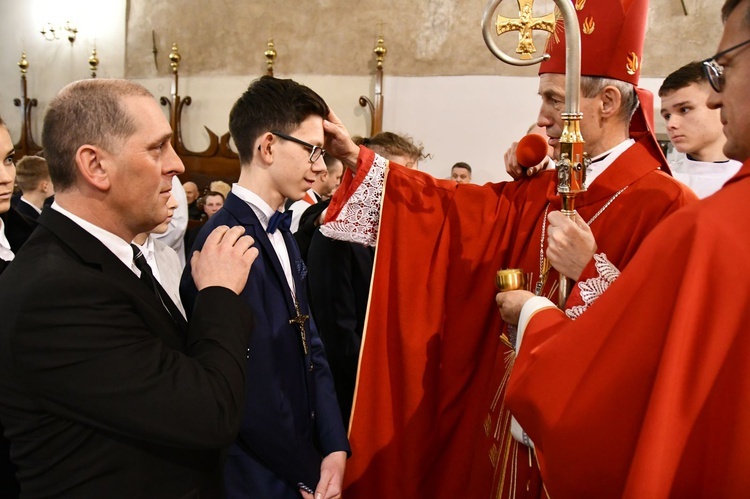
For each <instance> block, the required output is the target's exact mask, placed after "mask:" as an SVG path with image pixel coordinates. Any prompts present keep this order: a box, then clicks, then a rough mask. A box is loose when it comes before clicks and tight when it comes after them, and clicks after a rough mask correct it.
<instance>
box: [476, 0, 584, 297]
mask: <svg viewBox="0 0 750 499" xmlns="http://www.w3.org/2000/svg"><path fill="white" fill-rule="evenodd" d="M501 2H502V0H490V2H489V3H488V4H487V7H486V8H485V10H484V15H483V16H482V36H483V37H484V41H485V43H486V44H487V47H488V48H489V49H490V52H492V54H493V55H494V56H495V57H497V58H498V59H500V60H501V61H503V62H505V63H507V64H511V65H514V66H530V65H533V64H538V63H541V62H542V61H545V60H547V59H549V57H550V56H549V54H547V53H545V54H542V55H541V56H539V57H532V54H533V53H534V52H536V48H535V47H534V46H533V42H531V43H530V42H529V40H530V39H531V32H532V31H533V30H544V31H549V32H550V33H551V36H555V33H554V29H555V23H556V22H557V17H556V16H557V14H555V13H552V14H548V15H546V16H543V17H540V18H535V17H533V16H532V10H533V6H534V4H533V0H517V2H518V7H519V17H518V18H517V19H509V18H505V17H502V16H498V18H497V21H496V22H495V23H493V16H494V13H495V11H496V10H497V8H498V6H499V5H500V3H501ZM554 2H555V5H557V9H558V11H559V15H560V16H561V17H562V21H563V24H564V26H565V110H564V112H563V113H562V119H563V132H562V135H561V136H560V158H559V160H558V161H557V163H556V165H555V167H556V169H557V192H558V193H559V194H560V196H561V198H562V210H561V211H562V213H563V214H564V215H566V216H567V217H568V218H570V219H574V217H575V196H576V195H577V194H579V193H581V192H583V191H585V190H586V185H585V184H586V166H587V165H588V163H589V159H588V157H587V156H586V155H585V154H584V152H583V144H584V140H583V136H582V135H581V118H582V115H581V112H580V104H579V102H580V97H581V35H580V32H579V26H578V18H577V16H576V13H575V10H574V9H575V7H574V6H573V4H572V3H571V2H570V0H554ZM550 22H551V23H552V24H551V26H549V23H550ZM493 27H495V28H496V31H497V34H498V35H502V34H504V33H508V32H510V31H518V32H519V44H518V47H517V49H516V52H517V53H519V54H520V59H519V58H515V57H511V56H509V55H507V54H506V53H505V52H503V51H502V50H501V49H500V48H499V47H498V46H497V44H496V42H495V37H494V35H493V32H492V28H493ZM550 27H551V29H548V28H550ZM532 49H533V51H532ZM571 287H572V281H571V280H570V279H568V278H566V277H565V276H563V275H560V282H559V290H558V300H557V306H558V307H560V308H561V309H564V308H565V302H566V301H567V299H568V295H569V294H570V290H571ZM540 292H541V290H540Z"/></svg>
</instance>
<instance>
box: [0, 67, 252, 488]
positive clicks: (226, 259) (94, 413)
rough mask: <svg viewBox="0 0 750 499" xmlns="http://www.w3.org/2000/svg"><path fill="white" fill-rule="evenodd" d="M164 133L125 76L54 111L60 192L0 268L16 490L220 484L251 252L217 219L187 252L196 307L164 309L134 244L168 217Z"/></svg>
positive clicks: (54, 168) (234, 417) (240, 389)
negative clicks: (182, 314)
mask: <svg viewBox="0 0 750 499" xmlns="http://www.w3.org/2000/svg"><path fill="white" fill-rule="evenodd" d="M171 135H172V131H171V129H170V127H169V123H168V122H167V121H166V119H165V118H164V115H163V113H162V111H161V109H160V108H159V105H158V104H157V103H156V101H155V100H154V98H153V96H152V95H151V94H150V93H149V92H148V91H147V90H146V89H145V88H143V87H142V86H140V85H138V84H135V83H133V82H129V81H126V80H104V79H97V80H83V81H79V82H75V83H72V84H70V85H68V86H67V87H65V88H64V89H63V90H61V91H60V93H59V94H58V95H57V96H56V97H55V98H54V99H53V101H52V102H51V103H50V105H49V107H48V109H47V114H46V116H45V118H44V126H43V132H42V141H43V144H44V149H45V154H46V157H47V161H48V163H49V167H50V174H51V176H52V180H53V182H54V183H55V187H56V189H57V195H56V201H55V203H53V204H52V206H51V207H50V208H48V209H46V210H45V211H44V213H42V215H41V216H40V217H39V221H38V222H39V225H38V227H37V228H36V230H35V231H34V233H33V234H32V236H31V237H30V238H29V239H28V240H27V241H26V243H25V244H24V246H23V250H22V251H20V252H19V253H18V254H17V255H16V258H15V260H14V261H13V263H12V265H10V266H8V268H7V269H6V270H5V272H4V273H3V274H2V276H0V317H2V321H0V418H1V419H2V423H3V426H4V427H5V434H6V435H7V436H8V437H9V439H10V441H11V459H12V460H13V461H14V462H15V463H16V464H17V465H18V474H17V476H18V479H19V482H20V485H21V492H22V495H23V496H27V497H108V498H120V497H122V498H138V497H142V498H151V497H218V495H219V494H220V490H221V457H222V455H223V450H224V447H225V446H226V445H228V444H229V443H230V442H231V441H232V440H233V439H234V436H235V435H236V432H237V428H238V426H239V421H240V411H241V409H242V403H243V396H244V380H245V363H244V361H245V348H246V344H247V341H248V337H249V323H250V322H251V318H252V316H251V313H250V311H249V310H248V309H247V308H246V307H245V306H244V305H243V304H242V302H241V300H240V299H239V297H238V296H237V295H238V293H239V291H241V290H242V288H243V287H244V285H245V282H246V279H247V275H248V272H249V269H250V266H251V264H252V261H253V260H254V258H255V256H256V255H257V250H254V249H251V248H250V246H251V245H252V242H253V241H252V239H251V238H249V237H246V236H242V232H241V231H239V230H231V229H227V228H226V227H222V228H219V229H217V231H216V232H214V233H212V234H211V235H210V236H209V237H208V240H207V241H206V244H205V245H204V247H203V251H202V252H201V254H199V255H195V256H194V257H193V275H194V277H195V282H196V283H197V285H198V288H199V289H201V291H200V292H199V294H198V299H197V300H196V305H195V311H194V314H193V320H192V321H191V323H190V325H189V326H187V325H186V324H185V322H184V320H183V321H180V320H179V318H178V317H175V315H173V314H172V313H170V311H169V310H168V307H169V305H170V303H171V300H170V299H169V297H168V296H166V295H165V294H164V293H163V292H162V291H163V290H162V289H160V288H159V286H158V284H155V283H154V281H153V279H152V278H151V277H150V276H151V275H150V273H148V272H142V271H141V270H140V268H142V267H138V266H137V265H138V262H135V261H134V253H133V250H132V247H131V245H130V242H131V241H132V240H133V238H134V237H135V236H136V234H138V233H140V232H144V231H148V230H150V229H152V228H153V227H155V226H156V225H157V224H159V223H161V222H162V221H163V220H164V219H166V218H167V199H168V198H169V196H170V189H171V185H172V177H173V176H174V175H176V174H179V173H181V172H182V171H183V170H184V167H183V166H182V162H181V161H180V159H179V158H178V157H177V155H176V153H175V151H174V149H172V146H171V145H170V137H171ZM139 277H140V278H139ZM169 308H171V307H169ZM219 308H220V309H221V310H222V312H223V313H221V314H217V313H216V310H217V309H219Z"/></svg>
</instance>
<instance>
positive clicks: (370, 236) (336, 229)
mask: <svg viewBox="0 0 750 499" xmlns="http://www.w3.org/2000/svg"><path fill="white" fill-rule="evenodd" d="M387 169H388V160H387V159H385V158H384V157H382V156H378V155H377V154H376V155H375V160H374V161H373V163H372V166H371V167H370V170H369V171H368V172H367V175H366V176H365V179H364V180H363V181H362V184H361V185H360V186H359V187H357V189H356V190H355V191H354V193H353V194H352V196H351V197H350V198H349V199H348V200H347V201H346V204H345V205H344V207H343V208H342V209H341V212H340V213H339V214H338V216H337V217H336V220H332V221H330V222H328V223H326V224H324V225H321V226H320V232H321V233H322V234H323V235H324V236H326V237H330V238H331V239H338V240H339V241H348V242H351V243H359V244H363V245H365V246H372V247H374V246H375V243H376V242H377V240H378V226H379V224H380V208H381V206H382V204H383V189H384V186H385V172H386V170H387Z"/></svg>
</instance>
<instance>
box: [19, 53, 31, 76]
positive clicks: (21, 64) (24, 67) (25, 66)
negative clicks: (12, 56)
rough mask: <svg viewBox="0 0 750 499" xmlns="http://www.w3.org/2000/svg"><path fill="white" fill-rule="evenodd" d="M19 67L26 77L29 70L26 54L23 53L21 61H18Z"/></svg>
mask: <svg viewBox="0 0 750 499" xmlns="http://www.w3.org/2000/svg"><path fill="white" fill-rule="evenodd" d="M18 67H19V68H21V74H22V75H24V76H25V75H26V71H27V70H28V69H29V61H28V60H26V52H21V60H19V61H18Z"/></svg>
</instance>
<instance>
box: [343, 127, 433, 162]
mask: <svg viewBox="0 0 750 499" xmlns="http://www.w3.org/2000/svg"><path fill="white" fill-rule="evenodd" d="M352 140H353V141H354V143H355V144H357V145H363V146H365V147H367V148H369V149H372V150H373V151H375V152H376V153H377V154H380V155H381V156H384V157H386V158H388V157H393V156H405V157H407V158H412V159H413V160H414V161H421V160H423V159H427V158H428V157H429V156H428V155H427V154H425V153H424V146H422V144H415V143H414V139H412V138H411V137H409V136H408V135H399V134H397V133H393V132H379V133H377V134H375V135H373V136H372V137H352Z"/></svg>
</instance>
